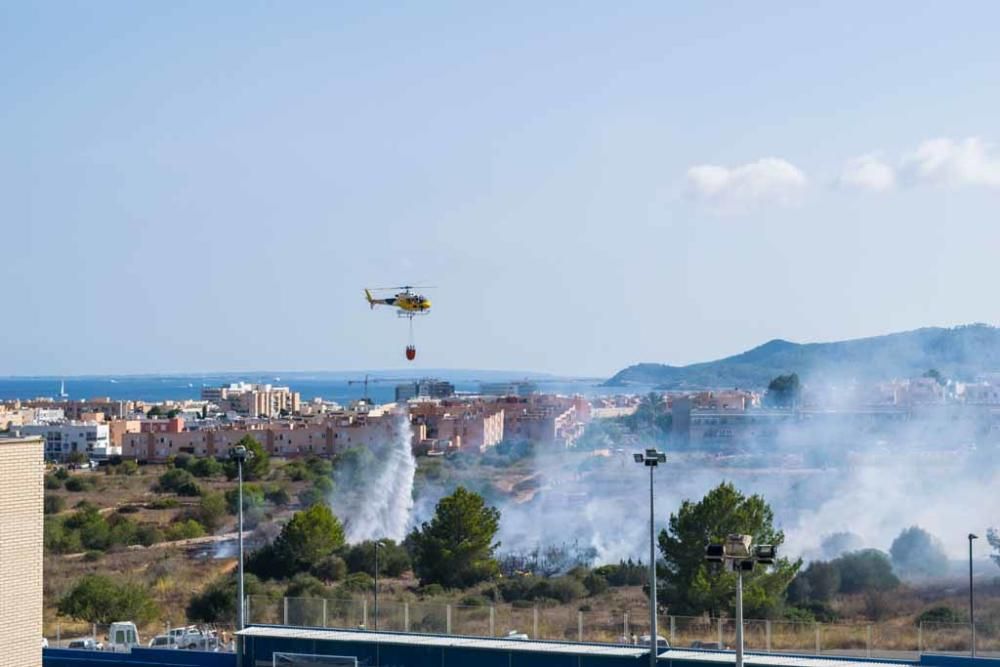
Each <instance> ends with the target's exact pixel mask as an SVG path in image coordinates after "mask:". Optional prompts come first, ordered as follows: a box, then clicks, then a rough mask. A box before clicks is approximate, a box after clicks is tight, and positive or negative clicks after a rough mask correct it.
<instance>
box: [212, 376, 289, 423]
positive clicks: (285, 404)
mask: <svg viewBox="0 0 1000 667" xmlns="http://www.w3.org/2000/svg"><path fill="white" fill-rule="evenodd" d="M201 398H202V400H203V401H208V402H210V403H214V404H215V405H217V406H219V408H220V409H221V410H223V411H225V412H235V413H237V414H240V415H244V416H247V417H277V416H279V415H282V414H295V413H297V412H298V411H299V406H300V403H301V400H302V399H301V396H300V395H299V392H297V391H292V390H291V389H289V388H288V387H275V386H272V385H269V384H249V383H247V382H237V383H232V384H229V385H225V386H222V387H205V388H203V389H202V390H201Z"/></svg>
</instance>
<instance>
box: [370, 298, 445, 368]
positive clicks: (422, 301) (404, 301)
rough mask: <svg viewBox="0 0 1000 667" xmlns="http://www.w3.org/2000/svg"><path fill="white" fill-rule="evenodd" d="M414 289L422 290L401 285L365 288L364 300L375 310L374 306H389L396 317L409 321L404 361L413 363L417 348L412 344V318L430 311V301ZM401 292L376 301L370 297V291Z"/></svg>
mask: <svg viewBox="0 0 1000 667" xmlns="http://www.w3.org/2000/svg"><path fill="white" fill-rule="evenodd" d="M414 289H422V288H419V287H414V286H413V285H402V286H400V287H372V288H371V289H368V288H365V299H367V300H368V306H369V307H370V308H371V309H372V310H375V306H390V307H393V308H396V309H397V310H396V315H397V316H399V317H405V318H407V319H409V320H410V343H409V345H407V346H406V359H407V360H408V361H413V360H414V359H416V358H417V348H416V346H415V345H414V344H413V318H414V317H416V316H417V315H426V314H427V313H429V312H430V310H431V302H430V299H428V298H427V297H425V296H424V295H423V294H417V293H416V292H414V291H413V290H414ZM388 290H402V291H401V292H397V293H396V295H395V296H390V297H384V298H381V299H376V298H375V297H373V296H372V291H375V292H380V291H388Z"/></svg>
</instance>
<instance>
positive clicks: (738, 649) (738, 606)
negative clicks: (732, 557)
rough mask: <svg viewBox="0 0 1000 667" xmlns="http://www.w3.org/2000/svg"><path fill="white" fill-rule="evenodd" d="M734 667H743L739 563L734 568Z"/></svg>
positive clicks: (740, 568)
mask: <svg viewBox="0 0 1000 667" xmlns="http://www.w3.org/2000/svg"><path fill="white" fill-rule="evenodd" d="M719 648H722V647H721V646H720V647H719ZM736 667H743V567H742V564H739V563H737V566H736Z"/></svg>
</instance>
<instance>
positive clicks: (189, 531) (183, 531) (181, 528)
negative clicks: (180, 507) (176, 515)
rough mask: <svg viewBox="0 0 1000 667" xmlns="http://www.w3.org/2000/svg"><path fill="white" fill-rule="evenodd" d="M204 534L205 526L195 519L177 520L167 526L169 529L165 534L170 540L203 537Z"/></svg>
mask: <svg viewBox="0 0 1000 667" xmlns="http://www.w3.org/2000/svg"><path fill="white" fill-rule="evenodd" d="M204 535H205V527H204V526H202V525H201V524H200V523H198V522H197V521H195V520H194V519H185V520H183V521H176V522H174V523H172V524H170V525H169V526H167V529H166V530H165V531H164V536H165V537H166V540H167V541H168V542H175V541H177V540H190V539H193V538H195V537H203V536H204Z"/></svg>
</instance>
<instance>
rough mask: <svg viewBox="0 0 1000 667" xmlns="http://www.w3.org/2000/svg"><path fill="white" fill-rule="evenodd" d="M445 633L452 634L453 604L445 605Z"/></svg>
mask: <svg viewBox="0 0 1000 667" xmlns="http://www.w3.org/2000/svg"><path fill="white" fill-rule="evenodd" d="M444 633H445V634H446V635H450V634H451V605H450V604H446V605H445V606H444Z"/></svg>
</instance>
